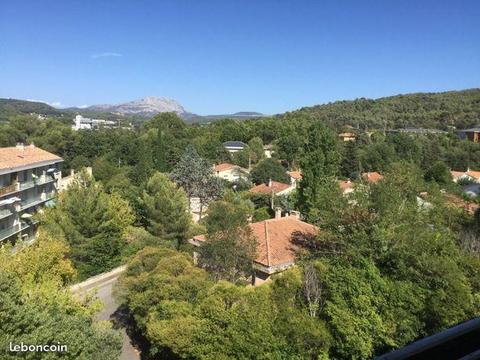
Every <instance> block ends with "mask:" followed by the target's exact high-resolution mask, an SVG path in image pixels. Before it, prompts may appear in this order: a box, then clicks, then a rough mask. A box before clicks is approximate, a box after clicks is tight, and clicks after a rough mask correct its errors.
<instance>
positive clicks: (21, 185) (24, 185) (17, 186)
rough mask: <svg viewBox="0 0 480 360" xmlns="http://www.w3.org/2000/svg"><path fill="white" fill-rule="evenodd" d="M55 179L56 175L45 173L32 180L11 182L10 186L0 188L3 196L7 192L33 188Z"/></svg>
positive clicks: (0, 193)
mask: <svg viewBox="0 0 480 360" xmlns="http://www.w3.org/2000/svg"><path fill="white" fill-rule="evenodd" d="M52 181H55V176H52V175H50V174H48V175H45V176H43V175H42V176H39V177H38V178H37V179H36V180H30V181H23V182H15V183H13V184H10V185H8V186H4V187H2V188H0V196H3V195H5V194H10V193H14V192H17V191H21V190H26V189H30V188H33V187H35V186H38V185H43V184H47V183H49V182H52Z"/></svg>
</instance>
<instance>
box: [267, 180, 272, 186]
mask: <svg viewBox="0 0 480 360" xmlns="http://www.w3.org/2000/svg"><path fill="white" fill-rule="evenodd" d="M268 187H272V179H268Z"/></svg>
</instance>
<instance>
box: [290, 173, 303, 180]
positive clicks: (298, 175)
mask: <svg viewBox="0 0 480 360" xmlns="http://www.w3.org/2000/svg"><path fill="white" fill-rule="evenodd" d="M287 174H288V175H290V176H291V177H292V178H294V179H296V180H300V179H301V178H302V173H301V172H300V171H288V172H287Z"/></svg>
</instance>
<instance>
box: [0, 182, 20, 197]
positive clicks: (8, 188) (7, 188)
mask: <svg viewBox="0 0 480 360" xmlns="http://www.w3.org/2000/svg"><path fill="white" fill-rule="evenodd" d="M15 191H18V183H13V184H10V185H7V186H4V187H2V188H0V196H2V195H5V194H9V193H12V192H15Z"/></svg>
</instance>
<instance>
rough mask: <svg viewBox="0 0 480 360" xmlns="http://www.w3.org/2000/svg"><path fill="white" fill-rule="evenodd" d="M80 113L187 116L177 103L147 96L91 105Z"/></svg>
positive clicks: (163, 98) (167, 99) (164, 98)
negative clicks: (173, 114) (118, 102)
mask: <svg viewBox="0 0 480 360" xmlns="http://www.w3.org/2000/svg"><path fill="white" fill-rule="evenodd" d="M81 110H82V111H96V112H112V113H119V114H122V115H137V116H144V117H152V116H154V115H156V114H159V113H162V112H174V113H176V114H177V115H179V116H181V117H183V116H184V115H186V114H188V112H187V111H185V109H184V108H183V106H182V105H180V104H179V103H178V102H177V101H175V100H173V99H169V98H166V97H155V96H148V97H146V98H143V99H140V100H134V101H129V102H126V103H121V104H116V105H110V104H101V105H92V106H89V107H87V108H85V109H81Z"/></svg>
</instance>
